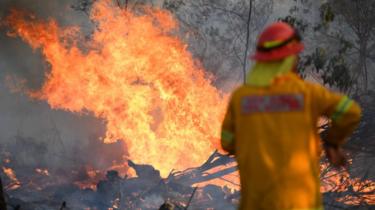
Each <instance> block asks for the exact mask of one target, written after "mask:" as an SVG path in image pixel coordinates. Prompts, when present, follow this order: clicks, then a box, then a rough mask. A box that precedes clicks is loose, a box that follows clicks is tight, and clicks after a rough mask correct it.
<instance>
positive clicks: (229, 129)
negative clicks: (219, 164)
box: [221, 100, 235, 155]
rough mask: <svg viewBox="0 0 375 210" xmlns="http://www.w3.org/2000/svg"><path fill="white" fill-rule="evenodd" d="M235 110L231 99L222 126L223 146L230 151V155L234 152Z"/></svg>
mask: <svg viewBox="0 0 375 210" xmlns="http://www.w3.org/2000/svg"><path fill="white" fill-rule="evenodd" d="M234 127H235V126H234V110H233V102H232V100H231V101H230V103H229V105H228V109H227V112H226V114H225V118H224V121H223V125H222V128H221V147H222V148H223V149H224V150H225V151H226V152H228V153H229V154H230V155H232V154H234V148H235V145H234V141H235V135H234V133H235V132H234V131H235V129H234Z"/></svg>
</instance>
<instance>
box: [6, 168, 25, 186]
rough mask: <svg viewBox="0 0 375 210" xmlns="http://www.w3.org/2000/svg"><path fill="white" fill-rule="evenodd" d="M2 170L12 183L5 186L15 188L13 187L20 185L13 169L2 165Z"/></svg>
mask: <svg viewBox="0 0 375 210" xmlns="http://www.w3.org/2000/svg"><path fill="white" fill-rule="evenodd" d="M3 172H4V174H6V175H7V177H8V178H9V179H10V180H11V181H12V183H10V184H9V185H7V186H6V187H5V188H7V189H10V190H15V189H17V188H19V187H21V182H20V181H18V179H17V176H16V173H14V171H13V169H11V168H6V167H3Z"/></svg>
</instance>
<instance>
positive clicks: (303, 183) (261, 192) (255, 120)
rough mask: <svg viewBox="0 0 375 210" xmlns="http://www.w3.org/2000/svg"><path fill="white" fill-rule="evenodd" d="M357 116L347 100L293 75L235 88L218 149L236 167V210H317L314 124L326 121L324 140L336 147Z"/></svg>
mask: <svg viewBox="0 0 375 210" xmlns="http://www.w3.org/2000/svg"><path fill="white" fill-rule="evenodd" d="M360 113H361V110H360V107H359V106H358V105H357V103H355V102H354V101H352V100H350V99H349V98H348V97H346V96H343V95H340V94H337V93H334V92H331V91H329V90H327V89H325V88H324V87H322V86H321V85H318V84H313V83H309V82H306V81H303V80H302V79H300V78H299V77H298V76H297V75H295V74H293V73H287V74H285V75H283V76H280V77H278V78H277V79H275V80H274V81H273V83H272V84H271V85H270V86H268V87H254V86H250V85H243V86H241V87H239V88H238V89H237V90H236V91H234V93H233V94H232V97H231V100H230V103H229V106H228V110H227V113H226V116H225V120H224V122H223V126H222V140H221V144H222V147H223V149H224V150H226V151H227V152H229V153H231V154H234V155H235V157H236V159H237V162H238V167H239V172H240V180H241V202H240V209H241V210H261V209H267V210H281V209H285V210H291V209H296V210H297V209H298V210H312V209H322V198H321V194H320V191H319V189H320V181H319V157H320V141H319V140H320V138H319V135H318V130H317V122H318V119H319V117H321V116H326V117H329V118H331V120H332V122H331V124H332V125H331V128H330V130H329V133H328V139H326V140H327V141H328V142H329V143H330V144H336V145H341V144H343V143H344V141H345V139H346V137H348V136H349V135H350V134H351V133H352V132H353V130H354V129H355V127H356V126H357V124H358V122H359V120H360Z"/></svg>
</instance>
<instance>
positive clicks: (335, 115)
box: [326, 96, 361, 147]
mask: <svg viewBox="0 0 375 210" xmlns="http://www.w3.org/2000/svg"><path fill="white" fill-rule="evenodd" d="M327 114H329V115H327V116H329V117H330V119H331V127H330V129H329V130H328V133H327V139H326V141H327V142H326V143H327V144H330V145H331V146H333V147H338V146H341V145H342V144H344V143H345V140H346V139H347V138H348V137H349V136H350V135H351V134H352V133H353V131H354V129H355V128H356V127H357V126H358V124H359V121H360V118H361V108H360V107H359V105H358V104H357V103H356V102H355V101H353V100H352V99H349V98H348V97H347V96H341V98H340V100H339V102H338V103H337V104H336V106H335V108H334V110H333V111H332V112H328V113H327Z"/></svg>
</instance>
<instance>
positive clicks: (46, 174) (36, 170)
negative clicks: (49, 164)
mask: <svg viewBox="0 0 375 210" xmlns="http://www.w3.org/2000/svg"><path fill="white" fill-rule="evenodd" d="M35 172H36V173H38V174H40V175H43V176H49V171H48V169H42V168H37V169H35Z"/></svg>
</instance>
